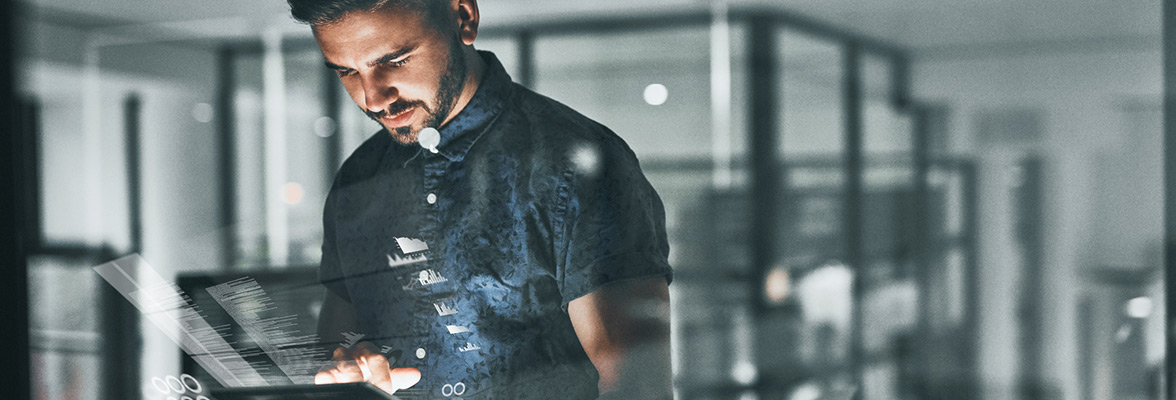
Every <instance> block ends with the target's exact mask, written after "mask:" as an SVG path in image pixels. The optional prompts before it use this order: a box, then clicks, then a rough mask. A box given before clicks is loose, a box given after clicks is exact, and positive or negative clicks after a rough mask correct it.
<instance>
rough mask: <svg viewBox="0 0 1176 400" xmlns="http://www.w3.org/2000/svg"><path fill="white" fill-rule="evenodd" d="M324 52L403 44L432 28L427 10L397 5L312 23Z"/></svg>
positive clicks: (429, 31)
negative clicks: (331, 20)
mask: <svg viewBox="0 0 1176 400" xmlns="http://www.w3.org/2000/svg"><path fill="white" fill-rule="evenodd" d="M311 31H312V32H313V33H314V38H315V41H316V42H318V44H319V47H320V48H321V49H322V50H323V55H325V56H327V57H328V58H330V56H331V54H334V53H338V52H341V51H349V52H350V51H355V50H358V49H360V48H367V49H372V48H377V47H379V48H385V47H394V46H404V45H406V44H408V43H409V42H412V41H414V40H419V39H420V38H423V37H425V36H426V35H428V34H429V33H431V32H432V28H431V27H430V26H429V24H428V23H427V19H426V17H425V15H424V13H422V12H419V11H416V10H409V9H402V8H394V7H384V8H380V9H377V10H375V11H352V12H349V13H347V14H344V15H343V17H342V18H340V19H339V20H338V21H335V22H332V23H329V24H320V25H315V26H313V27H311Z"/></svg>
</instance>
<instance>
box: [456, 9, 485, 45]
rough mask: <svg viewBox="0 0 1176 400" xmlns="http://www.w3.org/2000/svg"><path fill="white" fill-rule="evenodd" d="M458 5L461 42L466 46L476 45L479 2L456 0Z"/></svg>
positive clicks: (479, 18) (479, 19)
mask: <svg viewBox="0 0 1176 400" xmlns="http://www.w3.org/2000/svg"><path fill="white" fill-rule="evenodd" d="M455 1H456V3H457V10H456V11H457V20H458V24H459V25H458V34H459V35H461V42H462V43H464V44H465V45H466V46H469V45H472V44H474V39H477V38H478V22H480V21H481V17H480V16H479V15H478V0H455Z"/></svg>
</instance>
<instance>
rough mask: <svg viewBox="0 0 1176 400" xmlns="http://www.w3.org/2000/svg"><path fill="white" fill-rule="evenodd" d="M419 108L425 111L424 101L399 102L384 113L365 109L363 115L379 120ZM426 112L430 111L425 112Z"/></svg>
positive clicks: (389, 106)
mask: <svg viewBox="0 0 1176 400" xmlns="http://www.w3.org/2000/svg"><path fill="white" fill-rule="evenodd" d="M418 106H419V107H421V109H425V103H424V102H423V101H398V102H395V103H392V104H389V105H388V107H387V108H385V109H384V110H383V111H372V110H366V109H365V110H363V113H364V114H367V116H368V117H369V118H371V119H374V120H379V119H381V118H384V117H390V116H393V115H396V114H400V113H402V112H404V111H405V110H408V109H410V108H413V107H418ZM425 111H428V110H425Z"/></svg>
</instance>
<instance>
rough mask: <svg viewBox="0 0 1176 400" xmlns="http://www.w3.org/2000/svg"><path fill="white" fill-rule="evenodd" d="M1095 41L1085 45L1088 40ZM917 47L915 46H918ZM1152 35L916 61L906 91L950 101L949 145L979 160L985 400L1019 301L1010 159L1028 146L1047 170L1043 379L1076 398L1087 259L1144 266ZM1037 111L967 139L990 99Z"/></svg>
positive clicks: (1007, 349) (1154, 139)
mask: <svg viewBox="0 0 1176 400" xmlns="http://www.w3.org/2000/svg"><path fill="white" fill-rule="evenodd" d="M1091 50H1095V51H1091ZM917 55H918V54H916V56H917ZM1160 57H1161V53H1160V48H1159V46H1158V42H1157V43H1156V46H1155V47H1154V49H1152V48H1150V47H1148V46H1130V47H1123V48H1114V47H1102V48H1098V49H1086V50H1085V51H1081V49H1079V48H1077V47H1076V48H1073V49H1070V48H1066V47H1065V46H1058V47H1056V48H1052V49H1048V51H1044V52H1042V51H1037V52H1016V51H1013V52H1005V53H999V52H994V53H990V54H988V55H979V56H977V55H976V54H969V53H968V51H967V49H960V51H958V52H953V53H943V52H937V53H936V54H935V55H934V58H932V57H924V58H916V60H915V61H916V62H915V65H914V68H913V76H914V94H915V97H916V98H917V99H920V100H924V101H931V102H937V103H940V104H943V105H945V106H947V107H948V110H949V112H950V118H951V122H950V131H949V132H947V134H948V135H949V138H950V139H949V147H950V150H951V151H952V152H955V153H958V154H962V155H967V156H972V157H976V158H977V159H978V160H979V161H980V164H981V167H982V169H981V171H982V172H981V178H980V184H981V189H980V193H981V198H980V212H981V218H980V221H981V224H982V225H981V226H980V227H979V233H980V237H981V240H980V244H979V245H980V254H981V257H980V276H981V280H982V282H980V287H981V296H982V300H981V301H982V305H981V310H980V313H981V315H980V318H981V321H980V323H981V326H982V327H983V328H984V331H983V332H982V333H981V336H982V337H981V344H980V346H981V348H980V354H981V364H982V365H981V374H982V376H983V379H984V382H983V384H984V385H985V386H986V388H987V389H988V391H987V393H988V396H987V397H986V398H1011V396H1012V395H1013V391H1012V390H1013V389H1014V388H1012V387H1009V386H1008V385H1010V384H1012V383H1013V379H1014V377H1015V374H1016V370H1017V364H1018V356H1019V352H1018V351H1017V350H1016V346H1017V340H1018V332H1017V329H1018V328H1017V321H1016V318H1017V317H1016V308H1015V307H1016V303H1015V301H1014V300H1013V299H1010V297H1011V296H1008V293H1017V288H1018V284H1019V283H1018V279H1019V276H1020V275H1019V274H1020V272H1019V271H1017V268H1016V267H1015V264H1013V263H1012V259H1013V258H1014V255H1013V253H1012V248H1013V247H1012V246H1013V243H1011V239H1012V238H1011V237H1010V236H1009V235H1011V232H1012V224H1013V223H1014V222H1015V221H1013V220H1012V219H1011V218H1013V217H1012V216H1011V215H1009V214H1008V213H1009V211H1010V210H1012V201H1013V199H1012V198H1011V197H1010V196H1008V193H1009V185H1012V184H1014V183H1015V182H1013V181H1012V180H1014V179H1015V176H1014V175H1013V174H1012V173H1010V170H1009V169H1010V168H1011V167H1012V165H1013V164H1014V163H1015V161H1016V159H1017V158H1018V157H1019V156H1020V155H1023V154H1030V153H1037V154H1039V155H1041V156H1042V157H1043V159H1044V161H1045V163H1046V168H1045V176H1044V182H1045V188H1044V190H1045V200H1044V201H1045V215H1043V216H1042V217H1043V221H1044V224H1045V226H1044V235H1045V241H1044V246H1045V248H1044V249H1042V251H1043V254H1044V257H1045V260H1044V263H1045V266H1044V271H1043V275H1044V277H1043V278H1044V279H1043V282H1044V286H1045V287H1044V288H1043V289H1044V293H1043V294H1042V296H1043V297H1044V298H1045V299H1047V300H1046V303H1045V304H1043V305H1042V307H1043V309H1044V316H1045V320H1044V321H1042V322H1041V326H1042V329H1043V330H1044V332H1042V334H1043V337H1044V338H1045V341H1044V346H1045V348H1044V349H1043V352H1044V357H1043V358H1044V360H1045V364H1044V368H1045V371H1044V372H1043V373H1044V374H1045V377H1046V379H1048V382H1047V384H1049V385H1051V386H1054V387H1055V388H1056V389H1058V390H1059V393H1062V394H1063V395H1064V398H1065V399H1079V398H1081V397H1080V392H1079V388H1080V386H1079V380H1080V379H1081V378H1080V377H1079V376H1078V366H1077V361H1078V357H1077V354H1078V352H1080V351H1083V349H1078V348H1076V338H1077V335H1078V332H1077V329H1078V327H1077V326H1076V318H1075V311H1076V307H1077V298H1078V296H1079V294H1080V293H1081V292H1082V288H1083V287H1084V285H1088V283H1087V282H1086V281H1085V278H1083V277H1082V275H1081V273H1082V271H1084V270H1087V269H1089V268H1093V267H1107V266H1112V267H1121V268H1141V267H1154V266H1155V265H1154V259H1155V258H1154V254H1153V253H1158V250H1159V249H1158V246H1156V243H1158V241H1159V240H1160V238H1161V235H1162V230H1161V227H1160V225H1159V221H1160V220H1161V218H1160V216H1161V215H1162V212H1161V211H1162V210H1161V207H1162V182H1161V181H1160V179H1159V178H1160V175H1159V174H1160V171H1161V167H1162V165H1161V161H1162V143H1161V137H1160V132H1159V129H1158V127H1159V126H1160V121H1158V120H1156V119H1158V118H1159V113H1157V112H1152V113H1148V112H1137V111H1138V110H1139V109H1141V108H1142V109H1149V108H1154V109H1157V110H1158V107H1159V99H1160V91H1161V83H1162V75H1161V67H1162V65H1161V61H1160V60H1161V59H1160ZM1007 109H1029V110H1037V111H1040V112H1041V113H1042V116H1043V117H1044V118H1043V123H1042V124H1041V127H1042V132H1041V133H1042V137H1041V138H1040V140H1036V141H1033V142H1031V143H1027V144H1022V145H1016V144H1000V143H990V142H987V141H985V140H983V139H982V138H979V137H977V135H978V132H977V130H976V127H975V125H974V124H975V121H976V118H977V116H978V115H980V114H981V113H983V112H986V111H991V110H1007Z"/></svg>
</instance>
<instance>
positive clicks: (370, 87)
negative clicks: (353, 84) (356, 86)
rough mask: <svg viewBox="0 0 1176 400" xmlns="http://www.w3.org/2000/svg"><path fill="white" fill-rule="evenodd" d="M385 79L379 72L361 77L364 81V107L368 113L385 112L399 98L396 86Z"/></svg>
mask: <svg viewBox="0 0 1176 400" xmlns="http://www.w3.org/2000/svg"><path fill="white" fill-rule="evenodd" d="M385 78H386V77H385V76H382V74H380V73H379V72H377V71H372V72H371V73H370V74H366V76H363V75H361V76H360V79H361V80H363V96H364V105H365V106H366V108H367V110H368V111H372V112H381V111H384V110H386V109H388V105H389V104H392V103H394V102H396V100H397V98H398V97H399V91H398V90H397V89H396V86H395V85H393V84H392V83H391V82H389V81H388V80H387V79H385Z"/></svg>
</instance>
